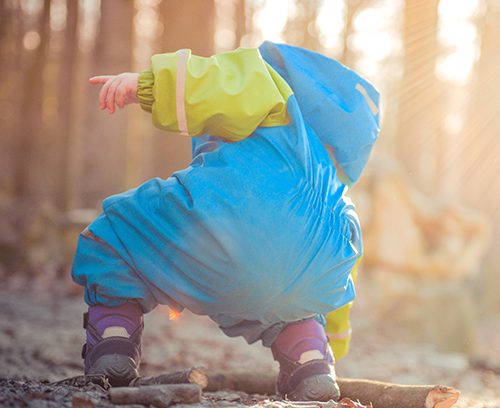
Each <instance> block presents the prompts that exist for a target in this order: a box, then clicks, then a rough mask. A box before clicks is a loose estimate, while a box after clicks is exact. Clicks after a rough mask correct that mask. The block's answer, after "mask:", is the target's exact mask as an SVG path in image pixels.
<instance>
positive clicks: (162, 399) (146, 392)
mask: <svg viewBox="0 0 500 408" xmlns="http://www.w3.org/2000/svg"><path fill="white" fill-rule="evenodd" d="M109 397H110V400H111V402H112V403H113V404H117V405H131V404H141V405H146V406H148V405H152V406H154V407H158V408H166V407H169V406H170V405H172V404H177V403H186V404H191V403H193V402H199V401H200V400H201V389H200V387H198V386H197V385H195V384H161V385H146V386H142V387H118V388H111V389H110V390H109Z"/></svg>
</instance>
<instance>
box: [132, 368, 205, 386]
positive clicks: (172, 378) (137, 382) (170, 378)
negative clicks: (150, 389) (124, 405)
mask: <svg viewBox="0 0 500 408" xmlns="http://www.w3.org/2000/svg"><path fill="white" fill-rule="evenodd" d="M158 384H196V385H198V386H199V387H200V388H201V389H204V388H205V387H206V386H207V384H208V378H207V375H206V374H205V372H204V371H203V370H202V369H201V368H196V367H193V368H190V369H188V370H184V371H178V372H175V373H167V374H162V375H158V376H156V377H137V378H134V379H133V380H132V381H131V382H130V384H129V386H131V387H139V386H141V385H158Z"/></svg>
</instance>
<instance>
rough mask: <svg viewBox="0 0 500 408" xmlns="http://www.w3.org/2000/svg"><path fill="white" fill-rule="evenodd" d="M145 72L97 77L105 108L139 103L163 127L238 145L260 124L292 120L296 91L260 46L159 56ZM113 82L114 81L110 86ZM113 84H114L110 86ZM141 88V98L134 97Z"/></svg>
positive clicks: (182, 52)
mask: <svg viewBox="0 0 500 408" xmlns="http://www.w3.org/2000/svg"><path fill="white" fill-rule="evenodd" d="M151 62H152V67H151V69H150V70H146V71H144V72H142V73H141V74H140V76H139V75H138V74H120V75H118V76H116V77H110V76H104V77H94V78H92V79H91V82H92V83H99V84H102V83H104V84H105V85H104V87H103V89H102V90H101V94H100V97H99V101H100V106H101V109H104V108H105V107H107V108H108V110H109V111H110V112H111V113H112V112H114V103H116V104H117V105H118V106H119V107H123V106H124V105H126V104H127V103H133V102H137V100H138V101H139V102H140V104H141V106H142V108H143V109H144V110H146V111H149V112H151V113H152V114H153V123H154V124H155V125H156V126H157V127H159V128H162V129H165V130H169V131H174V132H180V133H182V134H189V135H191V136H199V135H202V134H205V133H208V134H210V135H213V136H219V137H223V138H225V139H227V140H230V141H237V140H241V139H244V138H245V137H247V136H249V135H250V134H251V133H253V131H254V130H255V129H256V128H257V127H259V126H280V125H285V124H287V123H288V121H289V117H288V113H287V109H286V103H287V100H288V97H289V96H290V95H291V94H292V90H291V89H290V87H289V86H288V84H287V83H286V82H285V81H284V80H283V78H281V76H279V75H278V73H276V71H274V70H273V69H272V68H271V67H270V66H269V65H268V64H267V63H266V62H265V61H264V60H263V59H262V57H261V55H260V53H259V50H258V49H256V48H246V49H238V50H236V51H232V52H226V53H222V54H219V55H214V56H212V57H209V58H204V57H198V56H195V55H191V51H189V50H180V51H177V52H175V53H168V54H158V55H155V56H153V57H152V59H151ZM111 81H112V82H111ZM108 83H109V85H108ZM134 86H136V88H135V89H136V92H137V99H135V97H134V96H133V95H132V94H133V91H134Z"/></svg>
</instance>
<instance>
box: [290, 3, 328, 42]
mask: <svg viewBox="0 0 500 408" xmlns="http://www.w3.org/2000/svg"><path fill="white" fill-rule="evenodd" d="M322 2H323V0H310V1H307V2H306V1H300V0H296V1H295V13H294V14H293V15H292V16H291V18H289V19H288V21H287V23H286V25H285V29H284V35H285V39H286V41H287V42H288V43H290V44H294V45H299V46H301V47H305V48H308V49H310V50H316V51H318V50H320V49H321V46H320V43H319V38H318V32H317V29H316V24H315V23H316V19H317V18H318V13H319V9H320V6H321V4H322Z"/></svg>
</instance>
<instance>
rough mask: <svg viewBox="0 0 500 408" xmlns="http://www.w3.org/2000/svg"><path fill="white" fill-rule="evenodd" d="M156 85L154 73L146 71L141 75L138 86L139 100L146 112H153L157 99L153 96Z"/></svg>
mask: <svg viewBox="0 0 500 408" xmlns="http://www.w3.org/2000/svg"><path fill="white" fill-rule="evenodd" d="M154 83H155V76H154V74H153V71H151V70H150V69H146V70H144V71H142V72H141V73H140V75H139V81H138V84H137V98H138V99H139V103H140V104H141V108H142V109H144V110H145V111H146V112H150V113H151V112H152V111H153V103H154V101H155V98H154V96H153V85H154Z"/></svg>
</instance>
